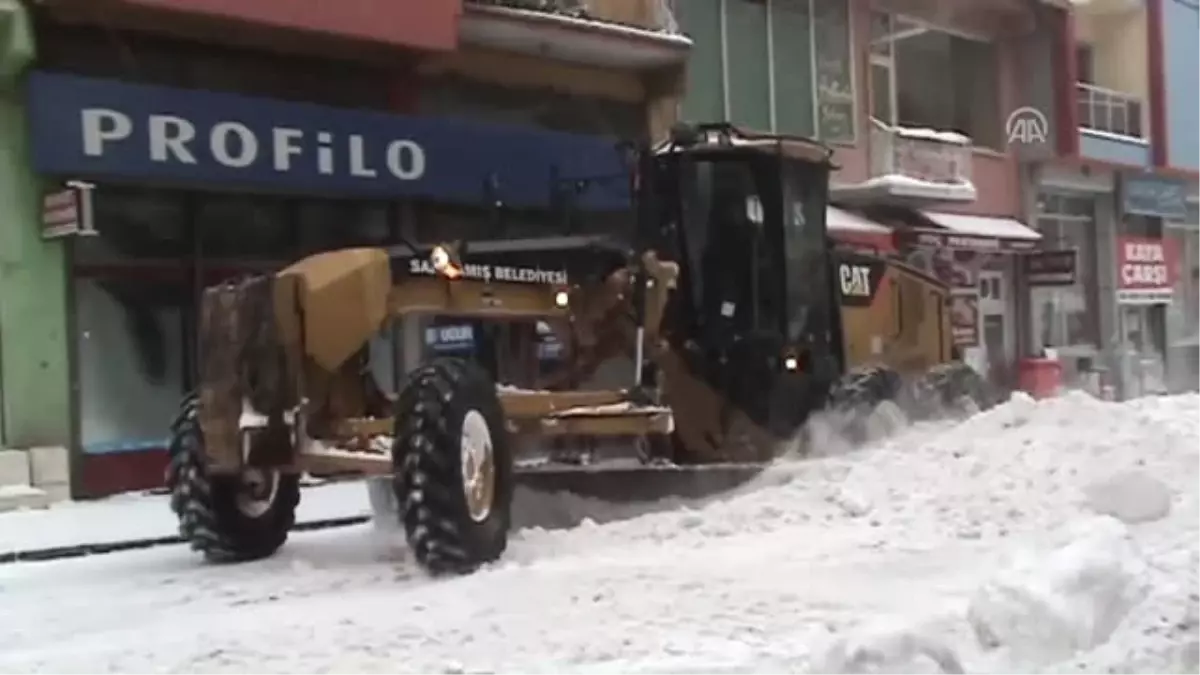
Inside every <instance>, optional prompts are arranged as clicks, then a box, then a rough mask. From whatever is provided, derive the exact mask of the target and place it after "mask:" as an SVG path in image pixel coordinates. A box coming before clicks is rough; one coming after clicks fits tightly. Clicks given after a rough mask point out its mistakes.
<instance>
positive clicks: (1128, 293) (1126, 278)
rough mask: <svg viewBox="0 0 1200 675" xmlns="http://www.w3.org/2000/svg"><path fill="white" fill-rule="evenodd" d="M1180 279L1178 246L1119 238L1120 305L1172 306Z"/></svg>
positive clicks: (1171, 242) (1158, 241) (1118, 276)
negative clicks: (1176, 285)
mask: <svg viewBox="0 0 1200 675" xmlns="http://www.w3.org/2000/svg"><path fill="white" fill-rule="evenodd" d="M1178 278H1179V255H1178V249H1177V248H1176V247H1175V242H1174V241H1172V240H1170V239H1155V238H1151V237H1117V301H1118V302H1120V303H1123V304H1139V305H1157V304H1166V303H1170V302H1171V294H1172V292H1173V291H1174V290H1175V282H1176V281H1177V280H1178Z"/></svg>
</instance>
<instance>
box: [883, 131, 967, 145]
mask: <svg viewBox="0 0 1200 675" xmlns="http://www.w3.org/2000/svg"><path fill="white" fill-rule="evenodd" d="M889 129H891V131H892V133H893V134H895V135H896V136H898V137H900V138H911V139H914V140H926V141H936V142H939V143H946V144H948V145H960V146H963V147H966V146H968V145H970V144H971V139H970V138H968V137H967V136H964V135H962V134H960V133H958V132H957V131H938V130H937V129H929V128H925V127H889Z"/></svg>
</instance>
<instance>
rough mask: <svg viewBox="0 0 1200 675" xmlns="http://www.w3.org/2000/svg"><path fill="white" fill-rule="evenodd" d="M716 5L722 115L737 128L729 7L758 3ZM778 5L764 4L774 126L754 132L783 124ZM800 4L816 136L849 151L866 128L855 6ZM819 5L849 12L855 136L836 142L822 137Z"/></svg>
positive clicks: (721, 1)
mask: <svg viewBox="0 0 1200 675" xmlns="http://www.w3.org/2000/svg"><path fill="white" fill-rule="evenodd" d="M678 1H679V0H675V1H674V2H673V3H672V4H673V5H676V4H677V3H678ZM715 1H716V3H717V6H718V16H719V19H720V22H719V23H720V26H719V31H718V39H719V43H720V44H719V45H718V47H719V49H720V63H721V72H720V77H719V83H720V87H721V112H722V115H723V117H724V118H725V120H727V121H730V122H732V123H734V124H737V120H735V119H733V117H732V112H733V105H732V102H731V100H730V82H729V75H730V72H729V71H730V54H729V33H730V31H729V5H730V3H733V2H754V1H755V0H715ZM759 1H762V0H759ZM776 1H777V0H765V2H764V4H765V6H766V25H765V32H766V35H764V36H763V38H764V43H765V49H766V50H767V57H768V58H767V70H766V73H765V76H766V77H767V96H768V101H767V105H768V109H769V111H770V115H769V117H770V122H769V124H768V126H769V128H768V129H753V130H754V131H767V132H770V133H778V132H779V120H778V110H777V107H778V105H777V104H778V95H777V86H776V75H777V72H776V71H777V64H776V63H775V58H774V56H775V50H774V41H775V37H774V35H775V11H774V7H775V2H776ZM797 2H802V3H804V4H805V5H806V6H807V15H808V34H807V36H806V37H807V39H808V49H809V63H808V79H809V81H808V91H809V97H810V105H811V106H812V136H813V137H815V138H817V139H819V140H821V141H823V142H826V143H829V144H831V145H840V146H848V147H853V146H856V145H858V143H859V142H860V141H861V140H862V135H863V134H862V130H861V128H860V127H861V126H862V124H861V120H860V119H859V113H860V112H861V111H862V110H861V108H862V105H861V104H862V101H861V91H860V86H861V77H860V74H859V72H858V65H859V59H858V54H857V53H856V52H857V50H856V49H855V45H856V44H857V43H856V40H857V38H858V33H857V29H856V28H855V25H854V23H855V22H854V17H855V11H854V7H853V5H852V2H851V0H797ZM817 2H840V3H842V4H843V6H844V7H845V9H846V12H845V13H846V44H847V50H846V60H847V67H848V69H849V73H850V99H849V101H848V103H849V105H850V119H851V124H850V132H851V133H850V136H849V137H847V138H836V139H830V138H826V137H825V135H824V134H823V133H822V129H821V120H820V109H821V95H820V87H819V83H818V80H817V37H816V36H817V29H816V25H815V21H814V17H815V14H816V3H817ZM839 103H840V102H839Z"/></svg>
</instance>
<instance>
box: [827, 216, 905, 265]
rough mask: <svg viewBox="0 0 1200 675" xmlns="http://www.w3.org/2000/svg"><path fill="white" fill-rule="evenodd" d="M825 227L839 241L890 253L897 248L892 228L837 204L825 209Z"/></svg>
mask: <svg viewBox="0 0 1200 675" xmlns="http://www.w3.org/2000/svg"><path fill="white" fill-rule="evenodd" d="M825 229H826V230H827V231H828V232H829V236H831V237H833V239H834V240H835V241H837V242H840V243H843V244H848V245H850V246H851V247H854V248H867V249H871V250H873V251H879V252H883V253H889V252H892V251H895V250H896V243H895V240H894V237H893V233H892V228H890V227H888V226H886V225H881V224H879V223H877V222H875V221H873V220H870V219H868V218H865V217H863V216H860V215H858V214H856V213H852V212H850V211H844V210H842V209H839V208H837V207H835V206H830V207H827V208H826V209H825Z"/></svg>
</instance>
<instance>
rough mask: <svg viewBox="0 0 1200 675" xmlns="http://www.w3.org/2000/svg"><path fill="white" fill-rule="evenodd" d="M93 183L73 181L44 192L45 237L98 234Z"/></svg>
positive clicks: (43, 217) (43, 218) (43, 230)
mask: <svg viewBox="0 0 1200 675" xmlns="http://www.w3.org/2000/svg"><path fill="white" fill-rule="evenodd" d="M92 187H93V186H92V185H91V184H90V183H84V182H81V181H69V182H67V183H66V184H65V185H63V186H62V187H60V188H57V189H54V190H51V191H49V192H46V193H45V194H43V195H42V238H43V239H58V238H60V237H69V236H72V235H85V236H86V235H94V234H96V227H95V217H94V212H93V210H92Z"/></svg>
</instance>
